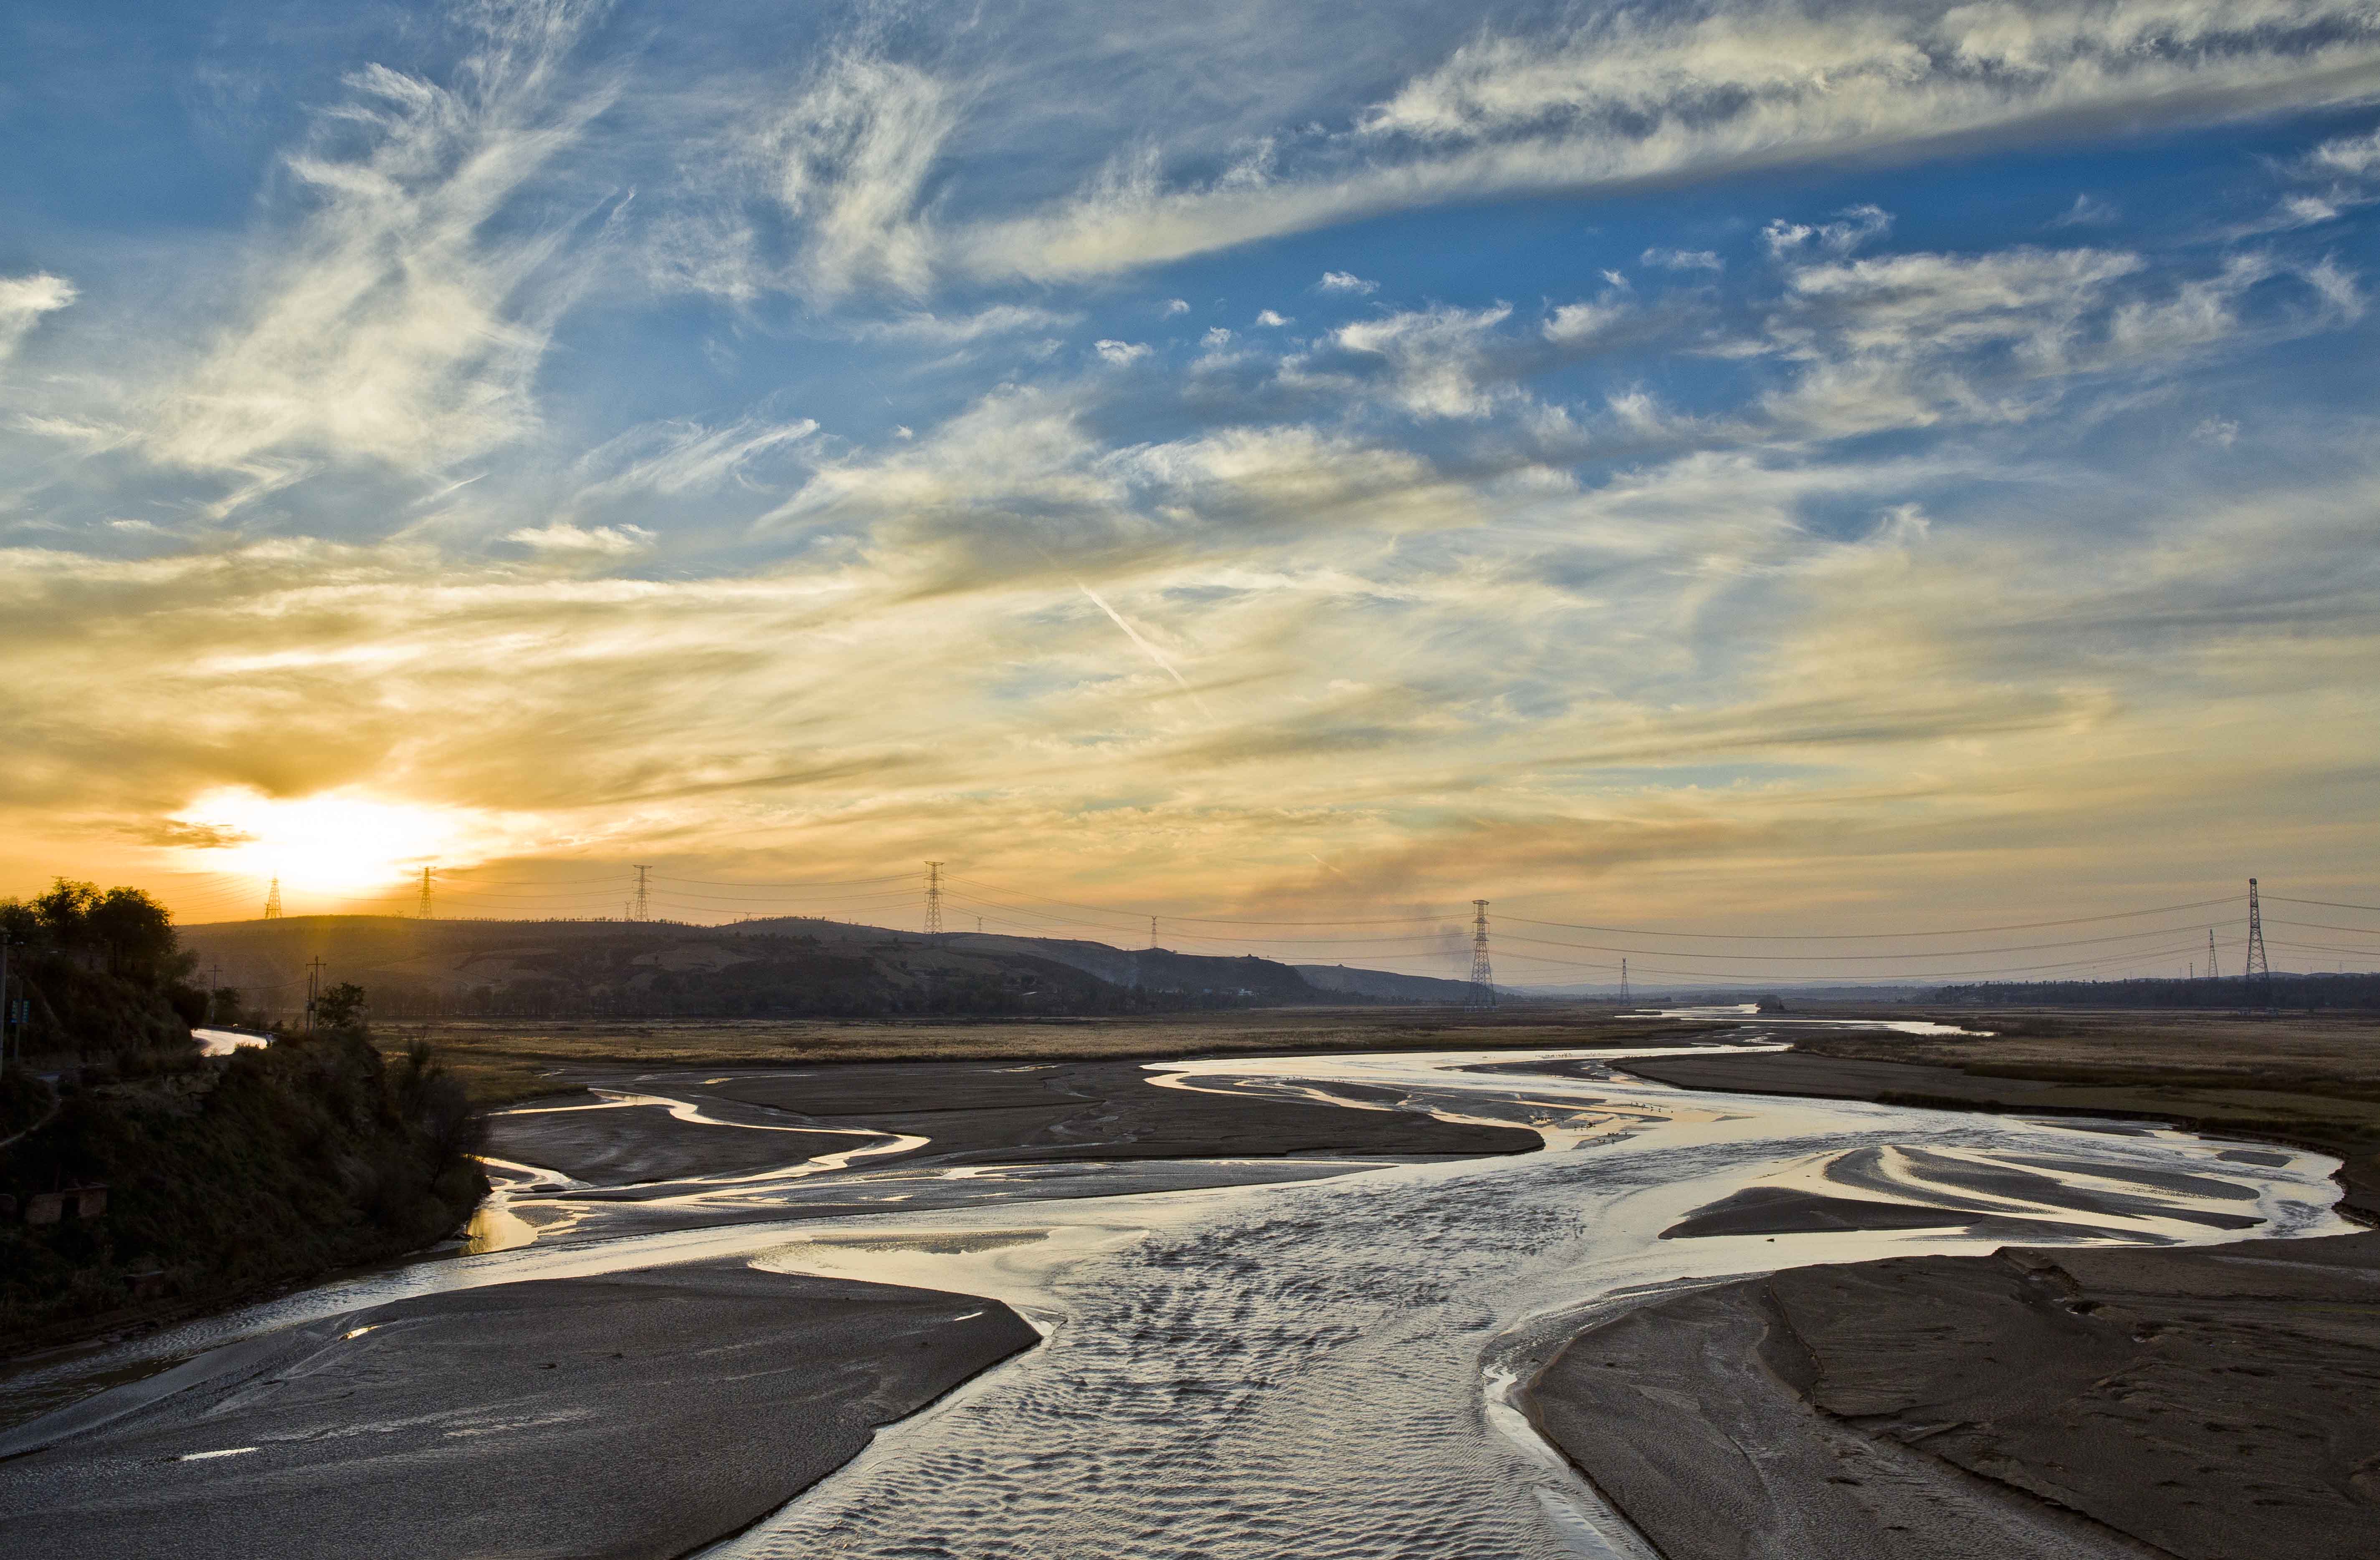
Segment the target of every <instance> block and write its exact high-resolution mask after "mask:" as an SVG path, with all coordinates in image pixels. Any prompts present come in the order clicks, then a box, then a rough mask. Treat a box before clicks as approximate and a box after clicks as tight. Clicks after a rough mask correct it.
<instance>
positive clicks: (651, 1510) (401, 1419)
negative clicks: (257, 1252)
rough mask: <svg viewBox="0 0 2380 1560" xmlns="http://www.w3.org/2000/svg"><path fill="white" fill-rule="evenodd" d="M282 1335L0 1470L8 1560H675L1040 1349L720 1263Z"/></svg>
mask: <svg viewBox="0 0 2380 1560" xmlns="http://www.w3.org/2000/svg"><path fill="white" fill-rule="evenodd" d="M277 1337H278V1338H279V1340H280V1341H279V1345H278V1347H271V1348H265V1349H262V1350H259V1349H257V1348H253V1347H250V1348H249V1349H248V1351H247V1353H246V1354H245V1355H244V1356H243V1357H242V1358H240V1359H238V1360H235V1361H232V1362H230V1368H228V1369H226V1370H225V1371H224V1372H223V1373H218V1374H216V1375H214V1376H212V1377H209V1376H206V1375H205V1373H203V1372H200V1373H194V1374H195V1375H197V1376H199V1377H200V1380H198V1381H195V1382H194V1383H193V1384H192V1385H188V1386H187V1387H186V1388H185V1389H184V1390H182V1391H180V1392H177V1393H176V1394H174V1395H173V1396H171V1397H165V1398H163V1399H161V1400H157V1401H153V1402H151V1403H149V1404H147V1405H145V1406H143V1407H141V1408H140V1409H138V1410H137V1411H135V1412H133V1413H130V1414H128V1415H126V1416H124V1417H123V1418H121V1419H117V1420H115V1421H112V1422H107V1423H104V1424H102V1425H98V1426H96V1427H94V1428H92V1429H91V1430H90V1431H89V1432H87V1433H83V1434H80V1435H76V1436H73V1437H72V1438H70V1439H67V1440H65V1441H63V1442H62V1443H60V1444H58V1445H55V1446H52V1447H49V1448H48V1449H45V1450H41V1451H36V1452H31V1453H29V1454H27V1455H23V1456H19V1457H13V1458H10V1459H9V1460H7V1461H5V1462H0V1527H5V1529H6V1532H7V1534H8V1538H9V1545H8V1547H9V1549H10V1552H11V1553H12V1554H24V1555H34V1554H39V1555H42V1556H44V1557H45V1560H84V1557H89V1560H102V1557H107V1560H120V1557H122V1556H127V1555H166V1554H171V1555H175V1556H176V1557H180V1560H216V1557H221V1560H273V1557H277V1556H297V1555H303V1556H306V1557H308V1560H386V1557H388V1556H392V1555H409V1554H481V1555H496V1554H501V1555H516V1556H524V1555H553V1556H563V1555H569V1556H589V1557H595V1556H601V1557H604V1560H670V1557H672V1556H676V1555H681V1554H686V1553H687V1552H688V1551H689V1550H691V1549H693V1548H695V1547H697V1546H698V1545H700V1544H702V1543H704V1542H709V1541H710V1540H712V1539H715V1538H718V1537H720V1536H722V1535H724V1534H726V1533H729V1532H733V1531H735V1530H737V1529H740V1528H742V1527H744V1526H745V1525H746V1524H747V1523H749V1522H751V1521H753V1520H755V1519H756V1518H760V1517H762V1516H764V1515H766V1514H767V1513H768V1512H770V1511H771V1510H773V1509H775V1508H776V1507H777V1506H781V1505H783V1503H784V1502H785V1501H787V1500H789V1499H791V1498H792V1497H793V1496H794V1495H795V1493H798V1492H799V1491H801V1490H802V1489H804V1488H806V1487H807V1486H808V1485H809V1484H811V1483H814V1482H815V1481H818V1480H819V1479H820V1478H822V1477H824V1476H825V1475H826V1474H827V1473H829V1472H831V1471H832V1470H833V1469H836V1468H838V1467H840V1466H841V1465H842V1464H844V1462H846V1461H848V1460H849V1459H850V1458H851V1457H852V1456H853V1455H855V1454H856V1452H857V1451H858V1450H859V1449H860V1447H861V1446H863V1445H865V1444H866V1443H867V1440H868V1436H869V1434H870V1433H871V1432H872V1431H873V1429H874V1427H875V1426H877V1425H879V1424H880V1423H884V1422H886V1421H891V1420H894V1419H898V1418H901V1417H903V1416H905V1415H906V1414H909V1413H911V1412H913V1411H915V1410H916V1409H918V1408H919V1407H921V1406H923V1405H925V1404H927V1403H929V1402H931V1401H932V1400H933V1399H934V1398H936V1397H940V1396H941V1394H942V1393H944V1392H946V1391H948V1390H949V1389H950V1388H951V1387H953V1385H957V1384H958V1383H960V1382H962V1381H965V1379H966V1378H967V1377H969V1376H971V1375H974V1374H975V1373H977V1372H979V1371H981V1370H983V1369H984V1368H985V1367H987V1366H989V1365H991V1364H993V1363H995V1362H997V1361H999V1360H1002V1359H1004V1358H1006V1357H1007V1356H1008V1355H1010V1354H1013V1353H1014V1352H1015V1351H1017V1350H1018V1349H1021V1348H1028V1347H1030V1346H1031V1345H1032V1344H1034V1343H1035V1342H1036V1341H1037V1340H1038V1334H1036V1333H1035V1331H1034V1330H1033V1329H1032V1328H1031V1327H1030V1326H1029V1325H1027V1324H1026V1323H1025V1322H1024V1321H1023V1320H1022V1319H1020V1318H1019V1317H1018V1316H1016V1314H1015V1313H1014V1312H1011V1311H1010V1310H1009V1309H1008V1308H1007V1307H1005V1306H1003V1305H1001V1304H999V1303H998V1302H996V1301H990V1300H982V1299H978V1298H977V1297H974V1296H967V1295H951V1294H941V1293H937V1292H934V1291H930V1290H923V1289H905V1288H892V1287H889V1286H884V1285H874V1284H858V1283H851V1282H847V1281H841V1280H829V1279H817V1278H805V1277H798V1276H785V1275H782V1274H775V1273H764V1272H757V1271H754V1270H753V1269H751V1268H749V1267H747V1265H745V1264H743V1263H741V1262H728V1263H710V1264H697V1265H690V1266H685V1267H674V1268H659V1269H652V1270H647V1271H641V1272H634V1273H625V1274H619V1275H616V1276H608V1277H601V1278H567V1279H551V1280H544V1281H539V1282H531V1283H520V1284H508V1285H501V1286H495V1287H492V1288H476V1289H467V1290H461V1291H456V1292H453V1293H448V1294H441V1295H433V1296H428V1297H424V1298H420V1299H415V1300H400V1301H397V1302H395V1303H393V1304H389V1305H384V1306H380V1307H376V1308H374V1309H372V1310H370V1311H366V1312H355V1313H352V1314H350V1315H347V1316H345V1317H342V1318H339V1319H338V1320H337V1321H336V1323H335V1324H317V1325H314V1326H310V1327H307V1328H303V1329H298V1330H295V1331H293V1332H291V1333H287V1334H283V1335H277ZM225 1352H226V1353H229V1352H230V1351H228V1350H227V1351H225ZM94 1401H96V1400H94ZM83 1417H84V1418H85V1419H86V1420H88V1419H90V1418H91V1417H93V1416H91V1413H90V1411H89V1406H85V1409H84V1415H83ZM26 1428H27V1429H29V1430H33V1431H36V1432H37V1431H38V1429H39V1426H38V1425H36V1426H30V1427H26ZM24 1439H26V1437H23V1436H22V1435H20V1436H19V1440H20V1442H21V1441H23V1440H24ZM30 1439H33V1440H36V1441H37V1440H38V1439H39V1436H38V1434H36V1435H34V1436H32V1437H30Z"/></svg>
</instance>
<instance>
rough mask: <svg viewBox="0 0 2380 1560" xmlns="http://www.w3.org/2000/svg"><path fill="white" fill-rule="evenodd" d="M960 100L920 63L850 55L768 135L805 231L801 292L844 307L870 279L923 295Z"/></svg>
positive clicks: (763, 151) (767, 147)
mask: <svg viewBox="0 0 2380 1560" xmlns="http://www.w3.org/2000/svg"><path fill="white" fill-rule="evenodd" d="M958 120H959V99H958V94H957V93H956V92H955V91H953V89H952V88H951V87H950V86H949V85H947V84H946V83H944V82H942V81H941V80H938V79H935V78H934V77H932V76H929V75H928V74H927V73H926V72H925V71H923V70H920V69H918V68H917V67H914V66H908V65H903V64H899V63H896V62H893V61H890V60H885V59H880V58H876V57H874V56H872V55H870V54H865V53H861V52H857V51H845V52H843V53H840V54H836V55H834V56H833V57H832V58H831V59H830V60H828V62H827V63H826V64H825V65H824V66H823V67H821V68H820V71H819V72H818V75H817V76H816V78H815V79H813V80H812V81H811V83H810V84H809V86H808V87H807V90H806V91H803V92H802V93H801V94H800V96H798V97H797V98H796V99H795V102H794V103H793V105H792V106H791V107H790V108H788V109H786V110H785V111H784V113H783V115H780V116H779V117H778V118H777V119H776V121H775V122H774V123H773V124H771V125H770V126H768V127H766V128H765V129H763V130H761V131H760V132H759V135H758V136H757V138H756V142H757V151H758V153H759V155H760V156H761V157H762V158H764V159H765V160H767V161H768V162H770V163H772V164H773V165H774V166H775V168H776V187H775V194H776V197H777V200H779V202H780V203H781V204H782V205H783V208H784V210H785V211H786V212H789V213H790V214H791V215H792V216H793V218H794V219H795V222H796V223H798V224H800V227H801V230H802V240H801V256H800V260H799V262H798V273H799V279H800V283H801V284H802V285H803V286H804V287H805V288H806V289H807V291H809V292H810V293H811V294H813V295H814V296H819V297H821V298H827V299H832V298H837V297H840V296H843V295H844V294H845V293H848V292H850V291H852V290H853V289H854V288H855V287H856V286H858V285H860V284H862V283H863V282H865V283H866V284H869V285H872V286H883V287H887V288H890V289H892V290H894V291H898V292H905V293H910V294H921V293H923V292H925V291H926V290H927V288H928V286H929V284H930V282H931V280H932V273H933V236H932V234H931V231H930V228H929V224H927V222H926V219H925V218H924V216H923V215H922V214H921V212H920V206H921V202H922V200H923V197H924V193H925V188H926V181H927V178H928V175H929V174H930V173H931V172H932V170H933V167H934V162H935V159H936V158H937V157H938V156H939V155H940V153H941V149H942V143H943V142H944V140H945V139H948V137H949V136H950V135H951V133H952V131H953V130H954V129H955V128H956V127H957V125H958Z"/></svg>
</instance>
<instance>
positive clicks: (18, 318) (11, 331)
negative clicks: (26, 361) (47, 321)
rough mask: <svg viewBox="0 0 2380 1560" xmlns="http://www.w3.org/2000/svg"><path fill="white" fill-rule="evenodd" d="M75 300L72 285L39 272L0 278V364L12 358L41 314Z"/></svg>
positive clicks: (58, 277)
mask: <svg viewBox="0 0 2380 1560" xmlns="http://www.w3.org/2000/svg"><path fill="white" fill-rule="evenodd" d="M75 297H76V293H75V284H73V283H71V282H69V281H67V279H66V278H65V277H63V276H52V275H49V274H48V273H46V272H34V273H33V274H32V275H30V276H0V362H6V361H7V360H8V358H10V357H13V356H15V354H16V351H17V348H18V346H19V345H21V344H22V343H23V342H24V340H25V338H26V337H27V336H28V335H30V334H31V333H32V331H33V327H34V326H36V325H38V324H40V323H41V322H42V317H43V316H44V315H49V314H55V313H56V312H57V311H58V310H59V309H61V308H66V307H67V305H68V304H71V303H73V302H74V300H75Z"/></svg>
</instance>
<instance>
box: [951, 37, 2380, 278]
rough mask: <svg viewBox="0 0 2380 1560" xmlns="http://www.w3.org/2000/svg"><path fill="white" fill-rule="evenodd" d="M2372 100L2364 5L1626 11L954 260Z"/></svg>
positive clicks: (1119, 254) (1247, 233) (1097, 249)
mask: <svg viewBox="0 0 2380 1560" xmlns="http://www.w3.org/2000/svg"><path fill="white" fill-rule="evenodd" d="M2375 94H2380V23H2375V21H2374V18H2373V17H2372V16H2371V14H2370V12H2369V11H2368V9H2367V8H2366V7H2365V6H2362V4H2361V3H2360V0H2264V3H2262V4H2259V5H2256V6H2252V7H2249V8H2247V9H2244V10H2243V9H2240V8H2236V7H2229V6H2212V5H2208V4H2205V3H2204V0H2127V3H2121V4H2072V3H2069V4H2041V5H2034V6H2023V7H2021V8H2020V7H1987V8H1977V7H1973V6H1938V5H1937V6H1926V7H1923V8H1920V9H1917V10H1914V11H1905V12H1894V13H1887V12H1880V11H1876V10H1872V9H1864V8H1860V7H1854V6H1835V7H1828V8H1817V9H1814V8H1805V7H1802V6H1787V5H1773V4H1772V5H1755V6H1719V5H1710V6H1696V7H1692V8H1688V9H1686V10H1683V11H1682V12H1672V13H1669V14H1658V15H1657V14H1653V13H1646V12H1641V11H1635V10H1622V11H1615V12H1611V13H1609V14H1607V15H1604V16H1601V17H1598V18H1592V19H1589V20H1586V21H1585V22H1582V23H1581V24H1579V25H1578V26H1576V27H1575V28H1573V29H1572V30H1568V31H1566V32H1560V33H1555V34H1551V35H1548V34H1545V33H1535V34H1526V35H1524V34H1517V33H1515V34H1494V33H1490V34H1488V35H1486V36H1482V37H1479V38H1476V39H1475V40H1473V41H1472V42H1466V43H1464V44H1463V45H1462V46H1460V47H1459V48H1457V49H1456V50H1455V51H1454V52H1453V53H1452V54H1451V55H1450V56H1449V57H1448V58H1447V59H1446V60H1445V61H1444V62H1443V63H1442V64H1440V65H1439V66H1437V67H1434V68H1432V69H1429V70H1427V71H1424V72H1421V73H1419V74H1416V75H1415V76H1414V77H1412V78H1411V79H1408V80H1406V81H1405V82H1404V83H1403V85H1402V86H1400V87H1399V88H1398V89H1397V90H1396V91H1393V92H1391V93H1390V94H1389V95H1388V96H1387V97H1386V98H1384V99H1382V100H1380V101H1378V103H1374V104H1372V105H1371V106H1369V107H1368V108H1366V109H1365V110H1363V111H1361V112H1360V113H1358V114H1357V115H1354V120H1353V122H1352V124H1351V125H1350V126H1349V127H1347V129H1346V130H1345V131H1344V132H1343V133H1342V134H1339V135H1336V136H1332V137H1327V138H1325V139H1321V140H1320V141H1318V142H1315V143H1314V144H1312V145H1310V146H1307V147H1305V148H1302V149H1301V155H1300V157H1299V158H1297V159H1282V160H1280V161H1279V162H1277V163H1275V164H1272V165H1269V166H1268V167H1266V168H1265V169H1263V170H1260V171H1259V172H1258V173H1257V174H1253V175H1251V174H1249V173H1245V172H1242V173H1239V174H1236V175H1233V176H1228V177H1219V178H1215V179H1212V180H1209V181H1208V182H1205V183H1198V182H1193V181H1175V182H1169V181H1167V180H1165V179H1164V178H1162V177H1161V176H1160V175H1159V174H1158V172H1157V170H1156V169H1155V168H1154V167H1152V166H1149V165H1147V163H1143V164H1142V165H1141V166H1140V168H1139V169H1138V170H1137V171H1136V172H1135V175H1133V176H1131V177H1128V178H1118V177H1114V176H1110V177H1107V178H1105V179H1103V180H1101V181H1100V182H1099V183H1097V184H1094V185H1091V186H1088V187H1086V188H1085V189H1084V190H1083V191H1082V192H1081V193H1080V194H1079V195H1077V196H1076V197H1075V198H1074V199H1073V200H1069V201H1066V202H1063V203H1062V204H1060V205H1058V206H1055V207H1053V208H1051V209H1050V210H1047V211H1043V212H1034V213H1030V214H1026V215H1021V216H1016V217H1011V218H1004V219H992V220H987V221H984V222H980V223H977V224H973V225H972V226H971V227H970V228H968V229H967V230H966V231H965V232H964V233H961V232H958V231H956V230H953V233H952V234H951V236H950V242H951V245H952V254H951V259H950V264H951V265H952V266H953V269H955V270H958V271H961V272H965V273H968V274H975V275H983V276H999V275H1015V276H1024V277H1034V278H1045V279H1056V278H1063V277H1081V276H1092V275H1099V274H1103V273H1108V272H1116V271H1121V270H1129V269H1132V268H1135V267H1139V266H1146V265H1152V264H1159V263H1162V262H1164V261H1167V260H1175V259H1179V258H1182V257H1184V256H1188V255H1195V254H1202V253H1208V252H1211V251H1213V250H1216V249H1220V248H1232V247H1234V246H1237V245H1242V244H1247V243H1252V242H1256V241H1257V240H1260V239H1264V238H1268V237H1272V236H1280V235H1283V234H1289V233H1296V232H1303V231H1308V230H1311V229H1314V228H1318V227H1322V226H1327V225H1330V224H1336V223H1342V222H1348V221H1354V220H1357V219H1360V218H1365V217H1370V216H1376V215H1378V214H1381V213H1383V212H1393V211H1401V210H1411V209H1414V208H1416V207H1420V206H1427V205H1431V204H1438V203H1444V202H1449V201H1457V200H1478V199H1481V198H1483V197H1487V196H1491V195H1499V194H1502V195H1513V194H1524V193H1537V192H1545V191H1552V190H1572V191H1582V192H1584V191H1592V190H1596V189H1603V188H1610V189H1618V188H1623V187H1641V186H1644V185H1647V184H1650V183H1655V182H1679V181H1684V180H1692V179H1698V178H1709V177H1714V176H1719V175H1728V174H1732V173H1740V172H1743V171H1745V170H1748V169H1753V168H1758V167H1763V166H1770V165H1776V164H1784V163H1807V162H1813V161H1817V160H1820V159H1824V158H1828V157H1831V156H1838V155H1843V154H1852V153H1856V154H1861V155H1869V156H1873V155H1875V154H1877V153H1879V152H1885V151H1899V152H1900V153H1901V154H1902V155H1917V154H1922V153H1923V152H1925V151H1929V150H1932V149H1936V148H1939V147H1942V146H1944V145H1946V144H1949V143H1951V142H1954V141H1955V140H1957V139H1959V138H1961V137H1974V136H1984V135H1991V136H1999V137H2007V136H2022V135H2047V134H2053V133H2057V132H2058V131H2059V130H2061V129H2062V128H2065V127H2074V126H2080V125H2085V124H2088V123H2090V122H2092V121H2094V120H2095V119H2100V118H2105V117H2107V116H2110V115H2130V116H2131V117H2133V118H2134V119H2135V120H2138V119H2141V118H2149V119H2154V120H2156V121H2159V122H2163V123H2173V124H2183V123H2191V122H2207V121H2220V120H2224V119H2228V118H2233V117H2237V116H2240V115H2253V114H2258V113H2264V112H2269V111H2271V110H2273V109H2275V108H2278V107H2281V106H2284V105H2287V106H2290V107H2295V108H2304V107H2310V106H2314V105H2317V104H2325V103H2363V102H2369V101H2371V100H2372V99H2373V98H2374V95H2375Z"/></svg>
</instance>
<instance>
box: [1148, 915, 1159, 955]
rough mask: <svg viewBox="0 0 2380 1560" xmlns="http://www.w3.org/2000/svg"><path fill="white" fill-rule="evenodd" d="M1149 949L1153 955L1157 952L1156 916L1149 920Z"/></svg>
mask: <svg viewBox="0 0 2380 1560" xmlns="http://www.w3.org/2000/svg"><path fill="white" fill-rule="evenodd" d="M1148 949H1149V951H1150V952H1152V953H1154V952H1156V951H1157V917H1156V916H1154V915H1152V916H1150V917H1149V918H1148Z"/></svg>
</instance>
